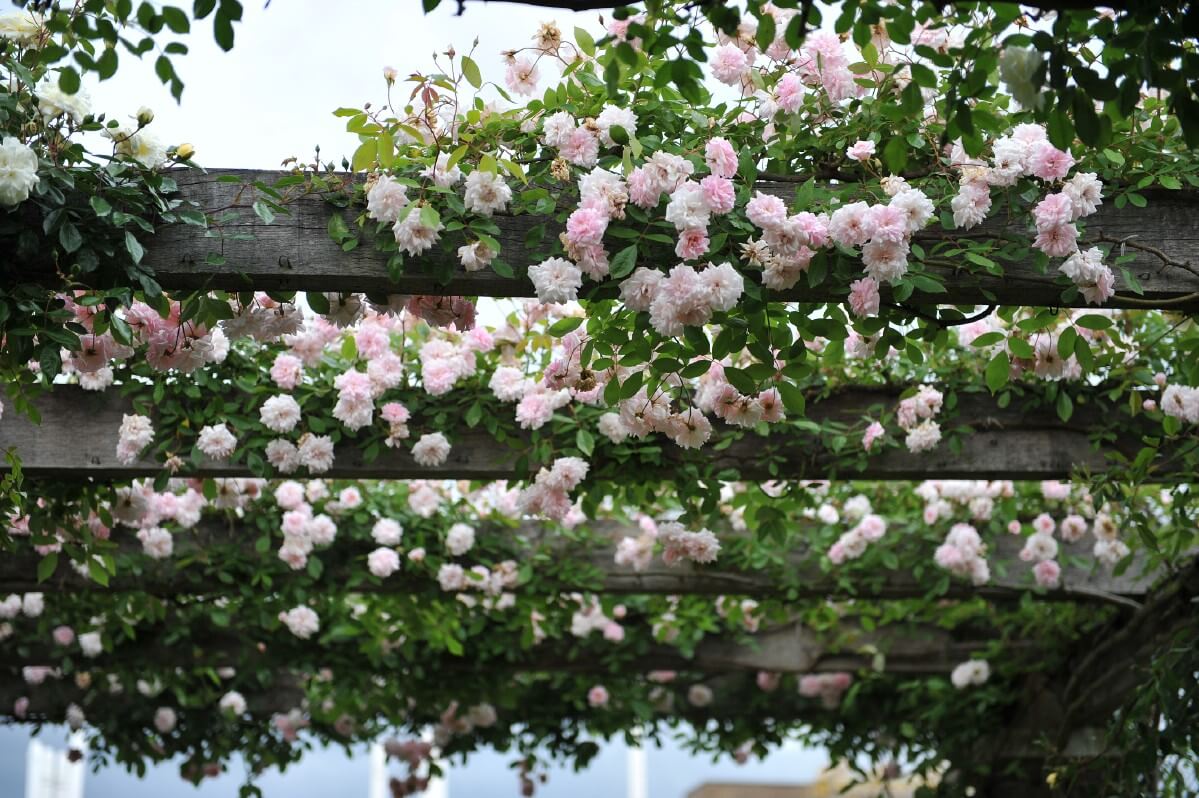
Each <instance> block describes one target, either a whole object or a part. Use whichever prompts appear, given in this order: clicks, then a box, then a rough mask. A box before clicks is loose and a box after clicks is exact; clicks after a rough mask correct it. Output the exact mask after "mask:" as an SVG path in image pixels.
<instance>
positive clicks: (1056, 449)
mask: <svg viewBox="0 0 1199 798" xmlns="http://www.w3.org/2000/svg"><path fill="white" fill-rule="evenodd" d="M898 395H899V390H898V389H896V388H891V389H847V390H844V391H842V392H840V393H838V394H836V395H834V396H833V397H830V398H827V399H823V400H819V401H813V402H812V403H811V404H810V405H809V407H808V418H809V419H810V420H812V421H815V422H818V423H819V422H824V421H843V422H846V423H857V422H860V420H861V419H862V418H863V417H864V416H865V415H868V414H877V413H878V412H881V411H883V410H892V409H894V407H895V403H896V402H897V401H898ZM35 404H36V406H37V408H38V410H39V411H40V413H41V418H42V423H41V424H40V425H38V424H34V423H33V422H32V421H30V420H29V419H28V418H27V417H25V416H23V415H18V414H16V413H13V414H11V417H9V418H5V419H4V423H3V424H0V451H4V450H7V449H9V448H13V449H15V450H16V452H17V454H18V455H19V456H20V458H21V463H22V470H23V471H24V473H25V474H26V475H27V476H32V477H54V478H61V479H81V478H93V479H131V478H136V477H143V476H152V475H156V474H158V473H159V472H160V471H161V469H162V465H161V464H160V463H158V462H156V461H154V460H152V459H150V458H147V457H143V458H142V459H140V460H138V461H136V462H134V463H132V464H123V463H120V462H119V461H118V460H117V459H116V445H117V439H118V433H119V430H120V424H121V416H122V414H124V413H128V412H130V405H129V403H128V401H127V400H125V399H124V398H122V397H121V396H119V395H118V394H117V393H116V392H115V391H108V392H104V393H89V392H86V391H83V390H80V389H78V388H76V387H74V386H58V387H56V388H55V389H54V390H53V391H51V392H50V393H48V394H46V395H44V396H42V397H40V398H39V399H38V400H36V403H35ZM1020 404H1021V402H1020V400H1019V399H1017V400H1014V401H1013V402H1012V403H1011V404H1010V405H1009V406H1008V407H1005V408H1000V407H998V406H997V405H996V404H995V402H994V401H993V400H992V399H991V398H990V397H989V396H984V395H982V394H977V393H972V394H968V393H963V394H959V399H958V406H957V410H956V411H955V412H956V413H957V416H958V417H959V418H960V419H962V423H963V424H965V423H972V424H973V425H974V427H973V428H972V429H973V431H972V432H967V433H966V434H963V435H962V436H961V438H960V440H959V441H958V443H959V444H960V445H959V446H958V447H957V449H956V450H955V447H954V446H952V445H950V443H949V442H947V441H946V442H942V443H941V445H940V446H938V447H937V448H936V449H934V450H933V451H930V452H924V453H920V454H913V453H910V452H908V451H907V450H906V449H904V448H902V447H900V448H891V449H888V450H886V451H884V452H883V453H881V454H878V455H875V456H871V457H870V458H869V459H868V460H867V461H866V464H865V467H864V469H863V470H861V471H851V470H847V469H846V468H845V467H844V466H841V467H838V466H839V462H838V460H837V458H836V457H835V456H833V455H832V454H831V453H829V452H827V451H825V450H823V449H822V448H821V447H820V446H819V445H818V444H817V442H816V441H815V440H814V439H813V437H812V436H810V435H807V434H805V433H802V432H800V431H797V430H794V429H787V428H781V429H778V430H777V431H775V432H774V433H773V434H771V435H769V436H765V437H763V436H759V435H757V434H755V433H753V432H746V431H743V430H732V429H728V428H723V427H721V428H718V429H717V431H716V432H715V433H714V436H713V441H712V443H711V444H709V445H708V446H705V447H704V448H702V449H698V450H685V449H680V448H678V447H676V446H673V445H671V444H669V443H667V445H666V446H665V447H663V450H662V452H661V454H660V455H659V458H660V459H659V461H658V462H657V463H641V464H640V465H639V466H638V468H636V469H635V472H636V474H637V478H639V479H640V478H648V477H647V469H652V468H655V467H656V468H660V471H661V478H669V477H670V476H671V475H673V474H676V473H678V469H679V467H680V466H685V465H696V466H699V467H710V469H711V473H712V474H716V473H718V472H721V471H726V472H727V473H729V474H732V473H734V472H735V473H736V474H737V475H739V478H741V479H749V480H759V479H820V478H832V477H837V478H861V479H880V480H907V479H916V480H919V479H930V478H936V479H1017V480H1018V479H1028V480H1041V479H1059V478H1064V477H1068V476H1069V475H1070V474H1071V473H1072V472H1074V471H1075V470H1077V469H1089V470H1091V471H1092V472H1102V471H1105V470H1107V469H1108V466H1109V462H1108V455H1109V454H1112V453H1120V454H1122V455H1124V456H1132V455H1134V454H1135V452H1136V451H1137V450H1138V449H1139V448H1140V443H1139V437H1138V435H1137V434H1136V430H1135V429H1134V428H1132V427H1133V426H1134V425H1131V424H1130V425H1128V427H1129V428H1128V429H1125V430H1124V432H1123V434H1122V435H1120V436H1119V437H1117V438H1116V439H1115V440H1113V441H1109V442H1107V443H1105V444H1104V448H1103V449H1102V450H1101V449H1097V448H1095V447H1094V446H1093V445H1092V443H1091V441H1090V432H1089V431H1090V430H1093V429H1098V428H1099V427H1100V426H1101V422H1102V420H1103V419H1102V415H1101V413H1099V412H1097V411H1096V410H1095V409H1094V408H1093V405H1090V404H1088V405H1086V406H1083V405H1082V404H1081V403H1080V406H1079V409H1078V410H1077V411H1076V412H1075V414H1074V416H1072V417H1071V419H1070V421H1069V422H1068V423H1063V422H1062V421H1061V420H1060V419H1059V418H1058V417H1057V415H1056V413H1055V412H1053V410H1052V409H1051V408H1043V407H1034V406H1031V405H1030V406H1028V407H1020V406H1019V405H1020ZM942 423H943V426H944V427H946V428H952V427H953V424H954V421H953V419H948V418H946V419H942ZM416 429H418V430H419V422H418V426H417V427H416ZM444 432H446V433H447V436H448V437H449V438H450V440H451V443H452V444H453V448H452V451H451V452H450V455H449V458H448V459H447V461H446V462H445V463H444V464H442V465H440V466H436V467H427V466H421V465H419V464H417V463H416V461H415V460H414V459H413V458H412V455H411V454H410V453H409V451H408V450H406V449H384V450H383V451H382V452H381V453H380V454H379V456H378V457H377V458H376V459H375V460H373V461H372V462H369V463H368V462H366V461H365V460H364V458H363V456H362V452H361V450H360V447H359V446H358V445H357V444H356V443H355V441H353V440H352V439H346V440H343V442H342V443H341V444H340V445H339V447H338V448H337V451H336V459H335V461H334V464H333V467H332V469H331V470H330V471H328V472H327V473H326V474H325V475H324V476H326V477H330V478H349V479H476V480H491V479H524V478H528V477H530V476H532V474H533V473H535V470H536V468H538V467H539V465H540V464H537V463H534V464H532V465H530V471H528V472H518V471H517V470H516V468H515V464H516V461H517V460H518V459H519V457H520V454H521V452H522V451H525V450H526V449H527V440H526V439H524V438H523V437H522V438H517V439H514V440H510V441H509V442H508V443H507V444H503V445H501V444H497V443H496V441H495V440H494V439H493V438H492V437H491V436H490V435H489V434H488V433H487V432H485V431H483V430H481V429H474V430H472V429H460V430H453V429H449V430H444ZM947 432H948V429H947ZM722 436H729V437H732V438H733V439H734V440H733V442H732V443H731V444H730V445H729V446H727V447H726V448H723V449H719V450H717V449H715V448H713V444H715V442H716V441H717V440H719V438H720V437H722ZM601 451H602V449H601ZM180 454H181V455H183V456H184V460H185V461H186V462H185V463H184V465H183V470H182V471H181V472H180V473H181V474H194V475H202V476H212V477H232V476H250V475H251V472H250V471H249V469H248V468H247V467H246V466H245V465H244V464H241V463H228V462H212V461H202V462H201V463H200V465H199V467H195V466H193V465H192V464H191V462H190V458H188V457H187V456H186V455H187V454H188V453H187V452H181V453H180ZM592 465H593V468H595V471H596V473H597V474H599V475H602V474H603V473H604V468H605V466H606V465H613V466H615V468H614V469H613V470H619V468H620V467H622V466H623V465H624V464H623V463H614V462H613V461H611V460H605V456H604V455H602V454H600V455H598V456H597V457H596V459H595V460H594V461H593V464H592ZM0 468H7V465H0ZM1160 476H1161V477H1164V478H1169V477H1175V478H1179V477H1187V476H1191V475H1187V474H1175V473H1173V472H1164V473H1162V474H1161V475H1160Z"/></svg>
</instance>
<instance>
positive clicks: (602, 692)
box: [587, 684, 610, 709]
mask: <svg viewBox="0 0 1199 798" xmlns="http://www.w3.org/2000/svg"><path fill="white" fill-rule="evenodd" d="M609 698H610V696H609V695H608V690H607V688H606V687H604V686H603V685H602V684H597V685H596V686H595V687H592V688H591V689H590V690H588V691H587V703H588V704H589V705H590V706H591V707H592V708H593V709H600V708H603V707H606V706H608V700H609Z"/></svg>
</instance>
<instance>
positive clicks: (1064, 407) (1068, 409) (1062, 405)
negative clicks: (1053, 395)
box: [1057, 391, 1074, 421]
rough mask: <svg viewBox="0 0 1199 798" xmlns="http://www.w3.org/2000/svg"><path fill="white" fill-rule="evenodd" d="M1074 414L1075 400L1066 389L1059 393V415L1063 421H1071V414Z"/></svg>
mask: <svg viewBox="0 0 1199 798" xmlns="http://www.w3.org/2000/svg"><path fill="white" fill-rule="evenodd" d="M1072 415H1074V402H1072V401H1071V400H1070V394H1068V393H1066V392H1065V391H1058V393H1057V416H1058V418H1060V419H1061V420H1062V421H1069V420H1070V416H1072Z"/></svg>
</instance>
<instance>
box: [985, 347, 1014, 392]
mask: <svg viewBox="0 0 1199 798" xmlns="http://www.w3.org/2000/svg"><path fill="white" fill-rule="evenodd" d="M1011 370H1012V364H1011V361H1010V360H1009V359H1008V354H1007V352H1000V353H999V354H997V355H996V356H995V357H993V358H991V361H990V362H989V363H987V370H986V380H987V388H989V389H990V390H991V393H995V392H996V391H998V390H999V389H1000V388H1002V387H1003V386H1005V385H1007V381H1008V377H1010V376H1011Z"/></svg>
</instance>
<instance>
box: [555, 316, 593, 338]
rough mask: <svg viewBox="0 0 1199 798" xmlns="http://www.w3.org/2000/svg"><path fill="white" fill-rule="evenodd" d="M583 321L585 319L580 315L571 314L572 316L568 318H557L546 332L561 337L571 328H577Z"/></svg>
mask: <svg viewBox="0 0 1199 798" xmlns="http://www.w3.org/2000/svg"><path fill="white" fill-rule="evenodd" d="M584 321H585V319H584V318H583V317H582V316H573V317H569V318H565V319H558V320H557V321H556V322H554V323H553V324H551V325H550V328H549V330H548V332H549V334H550V335H552V336H553V337H555V338H561V337H562V336H564V335H566V334H567V333H568V332H570V331H571V330H577V329H578V328H579V325H580V324H582V323H583V322H584Z"/></svg>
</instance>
